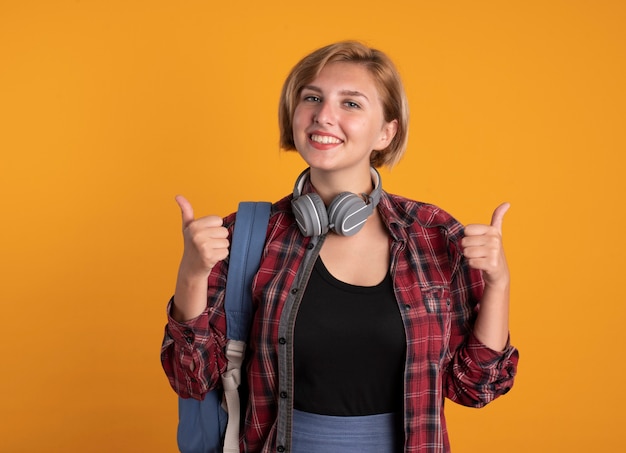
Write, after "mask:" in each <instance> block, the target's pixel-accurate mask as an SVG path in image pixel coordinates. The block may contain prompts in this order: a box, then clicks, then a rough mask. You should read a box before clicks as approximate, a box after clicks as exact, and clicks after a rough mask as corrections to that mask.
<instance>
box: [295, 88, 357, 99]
mask: <svg viewBox="0 0 626 453" xmlns="http://www.w3.org/2000/svg"><path fill="white" fill-rule="evenodd" d="M304 90H311V91H315V92H317V93H320V94H321V93H322V89H321V88H320V87H317V86H315V85H305V86H303V87H302V91H304ZM339 94H341V95H342V96H358V97H362V98H365V99H366V100H367V101H369V98H368V97H367V96H366V95H365V94H363V93H361V92H360V91H356V90H340V91H339Z"/></svg>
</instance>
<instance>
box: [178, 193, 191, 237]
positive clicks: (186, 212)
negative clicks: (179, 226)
mask: <svg viewBox="0 0 626 453" xmlns="http://www.w3.org/2000/svg"><path fill="white" fill-rule="evenodd" d="M175 200H176V203H177V204H178V206H179V207H180V213H181V215H182V217H183V229H185V228H187V225H189V224H190V223H191V222H193V208H192V207H191V203H189V202H188V201H187V199H186V198H185V197H183V196H182V195H176V198H175Z"/></svg>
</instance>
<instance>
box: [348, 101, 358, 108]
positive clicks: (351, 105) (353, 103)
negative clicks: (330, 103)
mask: <svg viewBox="0 0 626 453" xmlns="http://www.w3.org/2000/svg"><path fill="white" fill-rule="evenodd" d="M345 104H346V105H347V106H348V107H350V108H353V109H360V108H361V106H360V105H359V104H357V103H356V102H353V101H346V102H345Z"/></svg>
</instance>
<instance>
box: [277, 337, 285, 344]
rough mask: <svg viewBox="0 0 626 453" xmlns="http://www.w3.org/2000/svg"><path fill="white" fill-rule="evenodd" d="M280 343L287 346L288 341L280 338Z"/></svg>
mask: <svg viewBox="0 0 626 453" xmlns="http://www.w3.org/2000/svg"><path fill="white" fill-rule="evenodd" d="M278 342H279V343H280V344H287V340H286V339H285V338H283V337H280V338H279V339H278Z"/></svg>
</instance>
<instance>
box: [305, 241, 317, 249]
mask: <svg viewBox="0 0 626 453" xmlns="http://www.w3.org/2000/svg"><path fill="white" fill-rule="evenodd" d="M306 248H307V249H308V250H313V249H314V248H315V244H314V243H312V242H309V243H308V244H307V246H306Z"/></svg>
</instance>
